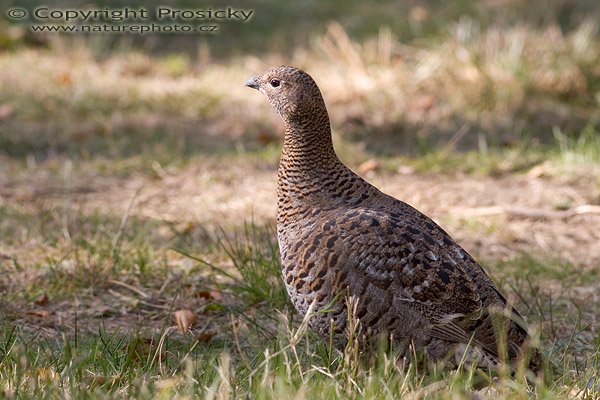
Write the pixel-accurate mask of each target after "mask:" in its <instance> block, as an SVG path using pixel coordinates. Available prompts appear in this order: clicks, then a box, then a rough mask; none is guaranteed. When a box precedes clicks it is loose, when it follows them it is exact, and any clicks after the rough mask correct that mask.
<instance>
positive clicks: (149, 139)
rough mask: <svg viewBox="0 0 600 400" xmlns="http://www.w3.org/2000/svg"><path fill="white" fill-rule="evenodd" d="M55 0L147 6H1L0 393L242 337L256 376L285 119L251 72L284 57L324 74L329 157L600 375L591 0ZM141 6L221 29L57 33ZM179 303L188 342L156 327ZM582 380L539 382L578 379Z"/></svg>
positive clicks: (237, 363)
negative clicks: (451, 243) (449, 239)
mask: <svg viewBox="0 0 600 400" xmlns="http://www.w3.org/2000/svg"><path fill="white" fill-rule="evenodd" d="M53 3H55V4H52V5H48V4H46V5H45V7H48V8H49V9H52V10H57V11H60V10H79V11H86V10H88V11H89V10H107V11H111V10H122V9H124V8H125V7H128V8H130V9H139V8H140V7H144V8H145V9H146V10H148V13H149V18H147V19H144V20H143V21H110V18H105V19H104V20H102V19H99V20H96V21H86V22H82V21H77V20H73V21H70V22H68V23H66V22H64V21H60V20H52V21H50V20H43V21H40V20H36V19H35V18H33V17H32V13H33V11H34V10H35V9H36V8H37V7H40V6H44V5H43V3H42V2H40V1H29V0H20V1H7V0H0V15H1V17H0V270H2V271H3V273H2V274H0V293H1V295H0V363H5V364H4V365H7V366H8V367H7V368H0V388H1V387H6V388H7V389H6V390H7V391H6V392H2V390H4V389H0V397H2V395H3V394H4V395H8V394H10V393H13V394H14V393H16V392H18V391H19V390H25V391H26V390H42V391H43V390H45V389H44V387H45V386H43V385H41V384H40V385H38V384H37V383H36V382H38V381H37V380H30V379H29V377H31V376H33V377H35V376H41V375H43V376H44V377H46V378H47V379H46V378H44V379H46V380H45V381H44V382H46V383H47V384H48V385H50V386H52V385H54V386H52V387H54V388H55V390H56V396H55V397H59V398H60V397H76V398H77V397H81V396H84V397H85V396H89V394H88V392H87V390H88V388H90V387H96V388H99V389H98V390H99V391H100V393H112V394H114V393H115V392H114V391H118V390H125V389H127V388H129V389H127V390H133V391H135V390H137V389H135V388H138V389H139V390H141V391H143V390H146V389H145V387H146V382H150V383H148V385H150V386H149V387H151V388H152V387H154V389H152V390H162V389H160V388H161V387H163V388H166V389H164V390H166V391H167V392H168V391H169V390H171V389H170V388H171V387H179V386H177V385H179V384H180V383H181V384H182V385H184V384H187V383H185V382H192V381H191V380H188V377H187V375H185V374H187V372H185V373H180V372H181V370H182V365H183V362H184V361H186V360H188V361H189V360H190V359H192V358H193V359H194V360H195V361H194V362H197V363H198V364H197V365H198V366H200V367H198V368H195V369H194V368H191V369H190V371H192V370H193V371H196V372H195V373H196V374H200V375H195V376H194V378H193V379H196V380H195V381H194V382H196V383H195V384H194V383H190V385H191V387H196V389H194V390H197V391H202V390H204V388H206V387H208V386H209V385H212V384H213V383H212V382H213V380H214V382H217V381H218V379H221V378H222V377H223V376H226V374H225V375H223V374H222V373H221V372H222V371H221V372H219V374H217V373H216V372H215V371H216V369H215V370H213V369H210V371H212V372H210V371H209V369H206V368H204V367H205V365H209V364H210V365H213V364H219V365H220V363H222V362H224V361H223V360H224V359H223V358H220V357H221V354H222V352H227V354H229V352H231V354H233V353H234V350H232V348H233V344H232V343H234V342H235V343H236V344H237V346H238V347H237V350H236V351H239V354H237V353H235V354H234V356H233V358H232V365H234V368H237V369H238V371H240V376H242V377H244V376H249V377H250V378H251V377H252V376H253V375H254V374H255V372H256V371H257V370H254V369H253V367H252V365H250V364H244V362H246V360H256V359H258V358H255V357H257V356H256V355H257V354H263V353H264V354H269V353H268V352H267V351H265V346H267V348H270V349H273V348H275V349H276V348H277V340H276V338H277V332H278V330H277V327H278V326H279V325H277V324H278V322H277V321H279V320H278V318H280V317H281V316H282V315H284V314H285V315H288V314H289V315H291V314H290V313H291V311H290V309H291V308H290V307H289V304H288V303H287V296H286V294H285V290H284V288H283V286H282V284H281V280H280V278H279V263H278V253H277V245H276V239H275V234H274V229H273V225H274V217H275V206H276V195H275V193H276V175H277V167H278V160H279V152H280V148H281V140H282V134H283V126H282V124H281V122H280V120H279V118H278V116H277V115H276V114H275V112H274V111H273V110H272V109H271V107H270V106H269V104H268V103H267V102H266V101H265V99H264V98H263V96H262V95H260V94H259V93H257V92H256V91H254V90H250V89H249V88H247V87H244V85H243V83H244V81H245V80H246V79H247V78H249V77H250V76H252V75H255V74H257V73H260V72H263V71H265V70H266V69H268V68H270V67H272V66H274V65H281V64H287V65H295V66H297V67H300V68H302V69H304V70H306V71H307V72H308V73H309V74H311V75H312V76H313V77H314V79H315V80H316V82H317V83H318V85H319V87H320V88H321V90H322V92H323V95H324V97H325V102H326V104H327V106H328V110H329V114H330V117H331V120H332V129H333V135H334V143H335V147H336V151H337V152H338V154H339V156H340V158H341V159H342V161H344V162H345V163H346V164H348V165H349V166H350V167H351V168H352V169H353V170H355V171H357V172H358V173H359V174H360V175H362V176H364V177H365V178H366V179H367V180H369V181H370V182H372V183H373V184H375V185H376V186H378V187H379V188H381V189H382V190H383V191H385V192H387V193H390V194H392V195H394V196H396V197H398V198H400V199H402V200H404V201H406V202H408V203H410V204H412V205H414V206H415V207H417V208H418V209H420V210H421V211H423V212H425V213H426V214H427V215H429V216H431V217H432V218H433V219H435V220H436V221H437V222H439V223H440V224H441V225H442V226H443V227H444V228H445V229H446V230H447V231H448V232H450V233H451V235H452V236H453V237H454V238H455V239H456V240H457V241H458V242H459V243H460V244H461V245H463V246H464V247H465V249H467V250H468V251H469V252H470V253H471V254H473V255H474V256H475V257H476V258H477V259H478V260H479V261H480V262H481V263H482V264H483V266H484V267H485V268H486V270H487V271H489V273H490V275H491V276H492V279H493V280H494V281H495V282H497V283H498V285H499V286H500V287H501V289H502V290H503V291H504V292H505V293H507V294H508V296H509V298H511V299H513V301H514V303H515V304H517V305H518V308H519V309H521V310H522V311H523V314H524V315H525V316H526V317H527V319H528V320H529V321H530V323H532V324H533V325H535V326H538V327H540V328H541V329H540V330H539V331H540V332H541V335H542V336H541V341H542V342H541V343H542V349H543V352H544V353H545V354H550V353H552V354H560V355H561V356H560V360H558V361H557V364H561V365H563V366H565V371H567V370H568V371H575V370H577V371H584V372H582V373H583V374H584V375H585V374H588V375H586V376H589V377H593V376H596V377H597V376H598V373H597V371H598V364H597V362H598V361H597V360H598V343H600V340H599V339H598V330H597V318H598V310H599V307H600V303H599V302H600V298H599V297H598V294H597V293H598V290H597V288H598V284H599V280H600V230H598V226H599V224H600V2H598V0H550V1H526V0H478V1H475V0H473V1H471V0H455V1H437V0H405V1H387V2H365V1H358V0H349V1H345V2H339V1H333V0H319V1H316V0H314V1H313V0H299V1H275V0H255V1H243V2H242V1H237V0H231V1H229V2H227V3H222V2H220V1H214V2H212V3H210V2H205V1H203V2H196V1H169V0H161V1H158V0H156V1H155V0H150V1H144V2H142V1H134V0H130V1H92V0H87V1H69V2H60V5H58V4H56V3H59V2H53ZM223 4H226V5H223ZM159 7H168V8H170V9H173V10H177V9H179V10H193V11H196V10H199V11H207V10H209V9H210V10H213V11H215V10H220V9H227V8H230V9H232V10H233V9H236V10H237V9H240V10H246V11H253V13H252V16H251V18H249V19H248V20H247V21H245V22H242V21H239V20H235V19H233V18H232V19H228V20H182V19H163V20H160V21H159V20H158V19H157V18H154V19H153V18H152V15H153V14H154V11H155V10H156V9H158V8H159ZM15 9H17V10H20V11H17V14H15V11H14V10H15ZM23 11H24V12H25V14H26V15H21V14H19V13H20V12H23ZM57 15H58V14H57ZM153 23H155V24H159V25H160V26H167V25H170V26H172V25H174V24H179V25H182V26H183V25H187V26H191V27H197V26H199V25H209V26H216V27H217V29H216V31H213V32H210V33H199V32H194V33H182V34H177V33H167V32H160V33H159V32H155V33H146V34H143V35H142V34H139V33H118V32H104V33H82V32H71V33H60V32H57V31H49V30H48V27H55V28H56V29H59V30H60V29H62V28H61V27H63V28H64V27H72V28H75V29H80V28H83V27H84V26H104V25H106V26H108V27H109V28H110V27H113V28H118V27H123V26H125V25H140V24H144V25H151V24H153ZM44 27H45V28H44ZM36 29H37V31H35V30H36ZM42 29H46V31H45V32H42V31H41V30H42ZM175 310H179V311H181V312H178V313H175V319H173V311H175ZM273 310H277V312H273ZM182 316H183V317H185V321H187V322H185V321H182V318H183V317H182ZM189 321H191V323H192V325H193V326H192V328H191V329H192V330H193V332H194V335H192V336H190V335H187V336H185V335H184V336H182V335H179V336H177V335H176V334H175V333H174V332H178V331H176V330H174V329H171V328H167V327H168V326H170V325H173V324H174V323H175V324H176V325H177V326H178V327H179V331H181V333H182V334H184V333H186V332H187V328H188V325H189V324H188V322H189ZM194 321H195V322H194ZM286 326H290V324H287V325H286ZM161 329H162V330H161ZM536 329H537V328H536ZM61 335H63V336H61ZM156 335H159V336H160V346H159V348H158V349H157V348H156V343H157V342H158V340H157V336H156ZM236 335H237V336H236ZM31 338H33V339H31ZM239 338H241V340H242V344H241V346H240V344H239V343H238V342H237V341H238V339H239ZM123 343H125V344H123ZM163 345H164V346H166V347H168V348H169V352H168V354H167V352H165V355H164V358H162V359H161V358H160V357H161V356H160V355H158V356H157V354H162V353H160V351H161V348H162V346H163ZM86 346H87V347H86ZM124 346H126V348H125V347H124ZM169 346H170V347H169ZM124 349H125V350H124ZM294 351H295V350H294ZM140 354H141V355H140ZM148 354H153V356H151V357H148V356H147V355H148ZM594 354H596V356H595V357H596V358H595V359H594ZM294 355H295V357H297V355H296V354H294ZM188 356H189V357H190V358H188ZM265 357H266V356H265ZM311 357H312V356H311ZM290 358H291V359H293V358H294V357H290ZM157 359H158V361H156V360H157ZM309 359H310V358H309ZM594 360H595V361H594ZM242 361H244V362H242ZM267 361H268V360H267ZM186 362H187V361H186ZM309 364H311V365H313V364H314V365H321V364H323V360H322V359H316V361H310V363H309ZM185 365H188V364H185ZM190 365H192V364H190ZM194 365H195V364H194ZM261 365H262V364H261ZM266 365H267V367H269V365H270V364H269V363H268V362H267V363H266ZM67 366H68V367H67ZM589 366H592V367H591V368H588V369H587V370H586V368H587V367H589ZM186 368H187V367H186ZM294 368H295V367H294ZM299 368H300V371H302V369H303V368H304V367H302V366H301V367H299ZM282 370H283V369H282ZM385 370H386V371H387V367H386V368H385ZM36 371H37V372H36ZM40 371H41V372H40ZM185 371H188V369H185ZM206 371H209V372H206ZM586 371H587V372H586ZM42 372H43V374H42ZM270 373H271V372H269V371H267V372H264V374H265V376H266V375H268V374H270ZM36 374H37V375H36ZM203 374H204V375H203ZM262 374H263V372H259V373H258V374H257V375H256V376H263V375H262ZM183 375H185V376H183ZM284 375H285V374H282V376H283V378H281V379H282V382H287V381H286V379H287V378H286V376H287V375H285V376H284ZM69 376H71V378H72V379H71V378H69ZM164 376H173V377H174V378H173V379H174V380H172V382H171V383H168V382H167V383H164V382H163V383H162V384H161V385H163V386H160V385H159V383H160V382H157V383H156V386H152V385H154V383H153V382H155V381H156V379H158V378H157V377H164ZM190 376H192V375H190ZM336 376H338V375H336ZM340 376H342V378H339V380H340V382H341V381H344V382H350V381H352V382H354V376H353V377H352V378H351V379H348V380H347V381H346V380H345V378H343V376H345V375H343V374H342V375H340ZM368 376H369V378H368V379H367V381H369V382H376V383H377V382H380V379H371V378H370V375H368ZM417 376H418V375H417ZM586 376H584V377H583V378H581V379H582V380H579V381H578V379H580V377H579V375H572V374H570V373H569V374H564V376H561V381H560V383H558V384H557V386H556V387H553V389H552V390H558V391H563V388H566V389H564V392H565V393H567V395H565V398H573V396H571V394H569V393H571V392H569V391H570V390H571V389H570V388H571V387H574V386H576V385H579V386H581V385H583V386H585V382H586V379H587V378H586ZM15 377H16V378H15ZM219 377H221V378H219ZM571 377H573V381H571V380H570V379H571ZM21 378H22V379H21ZM28 379H29V380H28ZM40 379H41V378H40ZM65 379H67V380H68V379H71V380H70V381H68V382H69V383H67V381H66V380H65ZM223 379H225V378H223ZM277 379H279V378H277ZM304 379H305V377H304V375H303V376H302V382H304ZM307 379H309V380H312V378H307ZM386 379H387V378H386ZM590 379H592V378H590ZM250 381H251V379H250ZM48 382H50V383H48ZM90 382H91V383H90ZM173 382H175V383H173ZM182 382H183V383H182ZM240 382H242V383H241V384H240V385H242V386H243V385H244V384H246V383H248V382H246V381H245V380H244V379H241V380H240ZM244 382H246V383H244ZM265 382H270V381H268V380H266V378H265ZM573 382H576V383H573ZM581 382H583V384H581ZM425 383H427V381H425ZM251 384H252V383H251V382H250V383H249V384H248V385H250V386H251ZM285 384H287V383H285ZM422 384H423V382H422V381H420V380H419V383H418V384H415V386H414V387H416V388H419V387H420V385H422ZM28 385H29V386H28ZM94 385H95V386H94ZM169 385H171V386H169ZM194 385H196V386H194ZM404 385H405V384H404V383H402V385H401V386H402V387H404ZM274 386H275V387H279V386H276V385H274ZM409 386H410V385H409ZM446 386H447V385H446V384H444V385H442V387H446ZM223 387H225V386H223ZM19 388H22V389H19ZM40 388H41V389H40ZM130 388H134V389H130ZM315 388H316V389H315V393H316V394H319V393H321V391H320V390H319V389H318V386H315ZM557 388H558V389H557ZM246 389H248V388H246ZM246 389H243V390H242V391H241V392H240V393H244V390H246ZM69 390H71V391H72V392H69V393H70V394H68V393H67V392H68V391H69ZM79 390H81V392H79ZM103 390H105V392H103ZM152 390H151V391H150V392H149V393H154V392H152ZM173 390H175V389H173ZM248 390H249V392H251V391H252V389H248ZM269 390H270V389H269ZM336 390H337V389H336ZM419 390H420V389H419ZM427 390H429V389H427ZM527 390H528V389H527V388H525V391H524V392H522V396H526V395H527V393H528V392H527ZM32 393H33V392H32ZM66 393H67V394H66ZM84 393H85V394H84ZM131 393H135V392H131ZM140 393H142V392H140ZM144 393H145V392H144ZM186 393H187V392H186ZM278 393H279V392H278ZM307 393H310V392H307ZM336 393H337V392H336ZM349 393H350V394H349V397H350V398H354V397H355V396H353V395H352V393H351V392H349ZM423 393H429V392H428V391H425V392H423ZM523 393H525V394H523ZM552 393H554V392H552ZM561 393H562V392H561ZM238 395H239V393H238ZM131 396H133V397H135V396H134V395H131ZM170 396H171V395H165V396H164V397H165V398H169V397H170ZM418 396H421V394H418ZM39 397H42V396H41V395H40V396H39ZM238 397H239V396H238ZM242 397H243V396H242ZM248 397H250V398H253V397H258V396H253V395H248ZM283 397H286V396H283ZM309 397H310V395H309ZM330 397H331V398H334V397H336V396H334V395H332V396H330ZM492 397H493V395H492ZM551 397H552V395H551ZM265 398H267V397H265ZM273 398H282V396H281V395H279V396H274V397H273ZM468 398H471V397H468Z"/></svg>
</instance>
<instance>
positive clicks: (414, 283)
mask: <svg viewBox="0 0 600 400" xmlns="http://www.w3.org/2000/svg"><path fill="white" fill-rule="evenodd" d="M245 85H246V86H249V87H251V88H254V89H258V90H259V91H260V92H261V93H262V94H264V95H265V96H266V97H267V100H268V101H269V103H270V104H271V105H272V106H273V108H275V110H276V111H277V113H278V114H279V115H280V116H281V118H282V119H283V122H284V125H285V135H284V142H283V148H282V152H281V160H280V163H279V170H278V178H277V198H278V201H277V238H278V243H279V249H280V253H281V262H282V273H283V280H284V282H285V286H286V289H287V292H288V294H289V296H290V299H291V301H292V303H293V304H294V306H295V308H296V309H297V310H298V312H299V313H300V314H301V315H305V314H306V313H307V311H308V310H309V307H311V305H312V307H313V309H314V310H315V311H316V312H315V313H314V315H312V317H311V318H310V322H309V324H310V326H311V328H312V329H313V330H315V331H316V332H318V333H319V334H320V335H322V336H324V337H326V338H332V339H333V341H334V343H336V345H338V346H343V345H344V344H345V343H346V341H347V335H348V332H347V330H348V325H349V323H348V315H349V313H348V308H349V303H350V299H355V301H354V304H355V317H356V318H357V320H358V326H359V329H360V336H361V337H363V338H372V337H381V336H382V335H383V336H384V337H386V338H387V339H389V340H392V341H393V344H394V348H396V349H399V350H400V351H406V349H407V348H409V346H414V348H415V349H417V350H419V351H423V352H424V353H425V354H427V356H428V357H429V358H430V359H432V360H442V359H448V360H450V361H451V362H459V361H460V360H461V359H463V357H464V358H465V359H467V360H468V361H469V362H471V363H474V364H476V365H477V366H480V367H484V368H491V369H496V368H497V366H498V363H499V362H501V361H508V362H511V363H512V362H516V361H517V360H521V359H523V358H524V357H526V354H528V353H531V354H529V361H528V363H529V364H528V365H529V367H530V369H532V370H534V371H535V370H537V369H538V368H539V367H540V363H541V356H540V354H539V352H538V351H537V350H536V349H533V348H532V346H531V343H530V342H531V339H530V336H529V335H528V333H527V330H526V327H525V322H524V320H523V318H522V317H521V315H520V314H519V313H518V312H517V311H516V310H515V309H513V308H512V307H511V306H510V304H508V302H507V300H506V299H505V297H504V296H503V295H502V294H501V293H500V292H499V291H498V289H497V288H496V286H495V285H494V283H493V282H492V281H491V279H490V278H489V276H488V275H487V274H486V273H485V271H484V270H483V269H482V267H481V266H480V265H479V264H478V263H477V262H476V261H475V260H474V259H473V257H471V256H470V255H469V254H468V253H467V252H466V251H465V250H464V249H462V248H461V247H460V246H459V245H458V244H457V243H456V242H455V241H454V240H453V239H452V238H451V237H450V236H449V235H448V234H447V233H446V232H445V231H444V230H443V229H442V228H441V227H440V226H438V225H437V224H436V223H435V222H433V221H432V220H431V219H430V218H428V217H427V216H425V215H424V214H422V213H421V212H419V211H418V210H416V209H415V208H413V207H411V206H410V205H408V204H406V203H404V202H402V201H400V200H397V199H395V198H393V197H391V196H389V195H387V194H384V193H382V192H381V191H379V190H378V189H377V188H375V187H374V186H372V185H371V184H369V183H368V182H366V181H365V180H363V179H362V178H361V177H359V176H358V175H357V174H355V173H354V172H352V171H351V170H350V169H349V168H348V167H346V166H345V165H344V164H343V163H342V162H341V161H340V160H339V158H338V157H337V155H336V153H335V151H334V148H333V143H332V138H331V128H330V122H329V116H328V114H327V109H326V107H325V102H324V100H323V97H322V95H321V92H320V90H319V88H318V87H317V85H316V83H315V81H314V80H313V79H312V78H311V76H310V75H308V74H307V73H306V72H304V71H301V70H300V69H297V68H294V67H289V66H281V67H275V68H272V69H270V70H268V71H267V72H265V73H263V74H260V75H256V76H254V77H252V78H250V79H248V80H247V81H246V83H245Z"/></svg>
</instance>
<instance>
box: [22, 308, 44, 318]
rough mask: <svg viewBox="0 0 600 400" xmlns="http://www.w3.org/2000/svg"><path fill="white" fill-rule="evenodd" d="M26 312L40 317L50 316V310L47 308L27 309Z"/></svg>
mask: <svg viewBox="0 0 600 400" xmlns="http://www.w3.org/2000/svg"><path fill="white" fill-rule="evenodd" d="M25 314H27V315H31V316H33V317H38V318H47V317H49V316H50V312H49V311H46V310H32V311H27V312H26V313H25Z"/></svg>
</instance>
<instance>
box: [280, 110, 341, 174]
mask: <svg viewBox="0 0 600 400" xmlns="http://www.w3.org/2000/svg"><path fill="white" fill-rule="evenodd" d="M285 128H286V129H285V137H284V142H283V149H282V152H281V163H280V170H285V172H286V173H287V176H290V177H291V176H295V175H298V176H299V177H304V178H306V177H307V175H308V176H312V175H314V174H315V173H318V174H323V173H326V172H327V171H328V170H331V169H332V168H334V167H335V166H337V165H338V164H341V162H340V161H339V159H338V157H337V155H336V154H335V151H334V149H333V141H332V139H331V127H330V124H329V116H328V115H327V111H326V110H323V111H322V112H320V113H318V114H312V115H311V116H310V118H302V119H294V120H292V119H288V120H286V121H285Z"/></svg>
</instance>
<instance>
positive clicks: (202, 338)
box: [196, 331, 217, 343]
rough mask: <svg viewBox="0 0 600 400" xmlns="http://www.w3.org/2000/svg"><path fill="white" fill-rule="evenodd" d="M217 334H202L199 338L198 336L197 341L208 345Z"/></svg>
mask: <svg viewBox="0 0 600 400" xmlns="http://www.w3.org/2000/svg"><path fill="white" fill-rule="evenodd" d="M216 334H217V332H213V331H211V332H202V333H200V334H199V335H198V336H196V340H197V341H198V342H200V343H206V342H208V341H209V340H210V339H212V338H213V337H214V336H215V335H216Z"/></svg>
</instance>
